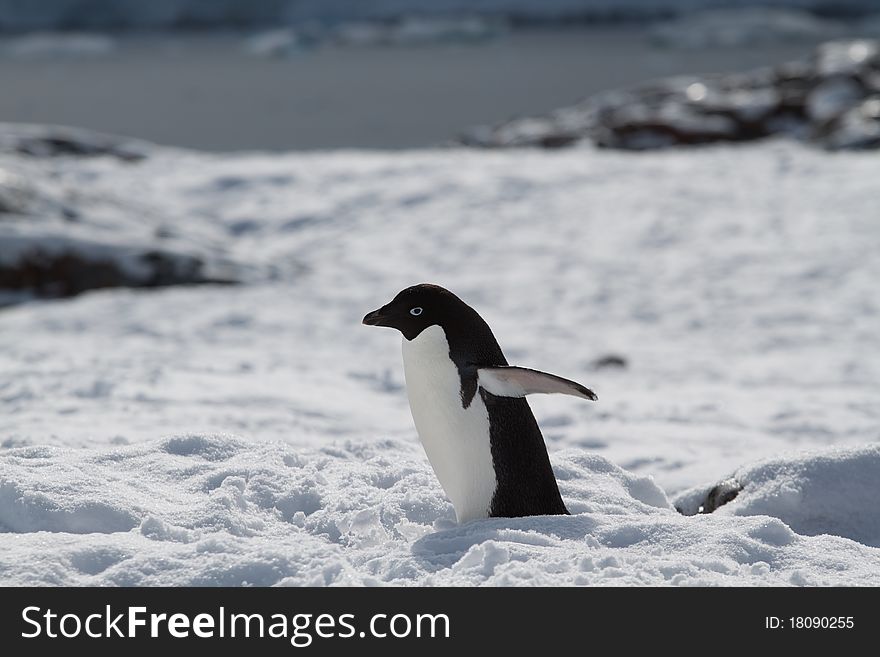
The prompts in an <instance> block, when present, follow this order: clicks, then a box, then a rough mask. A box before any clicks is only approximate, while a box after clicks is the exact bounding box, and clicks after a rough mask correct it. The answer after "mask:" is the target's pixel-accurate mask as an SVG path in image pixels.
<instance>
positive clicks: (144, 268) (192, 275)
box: [0, 246, 235, 298]
mask: <svg viewBox="0 0 880 657" xmlns="http://www.w3.org/2000/svg"><path fill="white" fill-rule="evenodd" d="M234 282H235V281H233V280H228V279H219V278H212V277H210V276H208V275H206V273H205V267H204V263H203V262H202V260H201V259H200V258H198V257H196V256H192V255H187V254H179V253H172V252H166V251H159V250H145V251H142V252H139V253H138V252H134V253H129V252H125V251H123V252H119V251H117V252H115V253H110V252H109V251H108V252H103V253H102V252H101V251H97V252H90V251H89V250H87V249H86V250H83V249H77V248H73V247H72V248H61V249H52V250H44V249H41V248H40V247H38V246H37V247H35V248H34V249H32V250H29V251H27V252H25V253H23V254H22V255H21V256H20V257H19V258H17V259H15V260H14V261H12V262H2V261H0V291H3V292H7V293H9V292H15V293H17V294H18V295H30V296H33V297H39V298H59V297H71V296H75V295H77V294H81V293H82V292H86V291H88V290H96V289H102V288H112V287H131V288H155V287H166V286H171V285H199V284H207V283H215V284H231V283H234ZM19 298H20V296H19Z"/></svg>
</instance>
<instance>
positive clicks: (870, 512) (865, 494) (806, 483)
mask: <svg viewBox="0 0 880 657" xmlns="http://www.w3.org/2000/svg"><path fill="white" fill-rule="evenodd" d="M878 478H880V445H876V444H875V445H868V446H865V447H861V448H849V449H839V448H838V449H830V450H822V451H816V452H809V453H806V454H798V455H795V456H789V457H777V458H772V459H767V460H765V461H762V462H760V463H757V464H754V465H749V466H746V467H743V468H741V469H740V470H737V471H736V472H735V473H734V474H733V475H732V477H730V479H728V480H727V481H726V482H724V483H723V484H722V485H721V486H722V487H724V486H725V485H726V489H727V490H728V491H729V492H730V493H731V494H730V495H728V499H727V501H726V502H724V503H722V504H719V505H717V508H716V509H715V510H713V511H712V512H713V513H716V514H718V515H725V516H772V517H774V518H779V519H780V520H782V521H783V522H784V523H785V524H786V525H788V526H789V527H790V528H791V529H792V530H793V531H795V532H797V533H798V534H804V535H807V536H816V535H819V534H833V535H835V536H845V537H847V538H851V539H853V540H854V541H858V542H859V543H864V544H866V545H872V546H874V547H880V505H878V504H877V496H878V495H880V479H878ZM734 486H735V488H734ZM716 489H718V486H715V487H713V488H712V489H711V490H716ZM710 492H711V491H710ZM706 496H707V491H706V488H705V487H697V488H694V489H692V490H689V491H686V492H684V493H682V494H681V495H680V496H679V497H678V498H677V499H676V506H677V507H678V508H679V509H680V510H681V511H682V512H683V513H686V514H688V515H693V514H695V513H698V512H704V511H705V509H703V508H702V507H703V506H704V500H705V499H706Z"/></svg>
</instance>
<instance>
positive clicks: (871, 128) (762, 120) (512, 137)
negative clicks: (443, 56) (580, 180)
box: [459, 39, 880, 150]
mask: <svg viewBox="0 0 880 657" xmlns="http://www.w3.org/2000/svg"><path fill="white" fill-rule="evenodd" d="M878 52H880V45H878V42H877V41H874V40H869V39H858V40H844V41H832V42H828V43H825V44H823V45H821V46H820V47H819V48H818V49H817V51H816V53H815V54H814V55H813V56H812V57H811V58H810V59H809V60H804V61H800V62H792V63H789V64H785V65H782V66H778V67H776V68H774V69H768V68H764V69H758V70H755V71H751V72H748V73H735V74H724V75H720V74H719V75H707V76H680V77H675V78H669V79H664V80H658V81H656V82H651V83H647V84H642V85H638V86H636V87H633V88H630V89H622V90H615V91H608V92H604V93H601V94H598V95H597V96H594V97H592V98H588V99H586V100H584V101H582V102H581V103H579V104H577V105H574V106H572V107H568V108H564V109H560V110H557V111H555V112H551V113H550V114H548V115H547V116H543V117H527V118H521V119H514V120H511V121H507V122H505V123H502V124H499V125H497V126H494V127H486V126H481V127H478V128H475V129H473V130H471V131H469V132H467V133H466V134H465V135H464V136H463V137H461V138H460V139H459V142H460V143H463V144H466V145H473V146H480V147H521V146H541V147H558V146H566V145H570V144H574V143H577V142H579V141H584V140H590V141H593V142H594V143H596V144H597V145H599V146H603V147H608V148H623V149H627V150H647V149H652V148H666V147H670V146H679V145H693V144H706V143H712V142H719V141H721V142H724V141H751V140H754V139H761V138H765V137H769V136H773V135H786V136H790V137H794V138H797V139H803V140H807V141H810V142H812V143H815V144H818V145H820V146H822V147H825V148H828V149H831V150H837V149H859V148H876V147H877V146H878V145H880V142H878V140H877V131H878V130H880V121H878V120H877V119H876V118H875V113H874V111H873V108H874V103H873V101H874V100H876V99H878V98H880V55H878Z"/></svg>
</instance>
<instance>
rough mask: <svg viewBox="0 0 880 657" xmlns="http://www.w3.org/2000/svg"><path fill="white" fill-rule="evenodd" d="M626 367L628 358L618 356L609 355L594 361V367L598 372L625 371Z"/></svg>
mask: <svg viewBox="0 0 880 657" xmlns="http://www.w3.org/2000/svg"><path fill="white" fill-rule="evenodd" d="M626 366H627V362H626V358H624V357H623V356H618V355H617V354H607V355H605V356H601V357H600V358H597V359H596V360H594V361H593V367H594V368H595V369H597V370H601V369H605V368H618V369H625V368H626Z"/></svg>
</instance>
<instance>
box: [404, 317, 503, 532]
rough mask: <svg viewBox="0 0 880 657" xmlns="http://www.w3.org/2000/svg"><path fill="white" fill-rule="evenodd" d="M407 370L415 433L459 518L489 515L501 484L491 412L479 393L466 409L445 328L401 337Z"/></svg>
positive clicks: (405, 372)
mask: <svg viewBox="0 0 880 657" xmlns="http://www.w3.org/2000/svg"><path fill="white" fill-rule="evenodd" d="M403 369H404V374H405V376H406V392H407V395H408V396H409V407H410V410H411V411H412V416H413V421H414V422H415V425H416V431H418V434H419V438H420V439H421V441H422V445H423V446H424V448H425V453H426V454H427V455H428V461H430V463H431V466H432V467H433V468H434V472H435V473H436V474H437V479H439V480H440V485H441V486H442V487H443V490H444V491H445V492H446V495H447V496H448V497H449V499H450V500H451V501H452V504H453V506H454V507H455V515H456V517H457V518H458V521H459V522H466V521H468V520H474V519H476V518H486V517H488V515H489V505H490V504H491V502H492V496H493V495H494V494H495V488H496V484H497V482H496V479H495V468H494V467H493V465H492V452H491V447H490V443H489V414H488V412H487V411H486V405H485V404H484V403H483V400H482V399H481V398H480V395H479V393H478V394H476V395H474V398H473V401H472V402H471V404H470V406H468V408H463V407H462V405H461V378H460V376H459V373H458V368H457V367H456V366H455V364H454V363H453V362H452V360H450V358H449V343H448V342H447V340H446V333H445V332H444V331H443V329H442V328H441V327H439V326H430V327H428V328H426V329H425V330H424V331H422V332H421V333H420V334H419V335H418V337H416V338H415V339H413V340H407V339H406V338H404V339H403Z"/></svg>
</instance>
